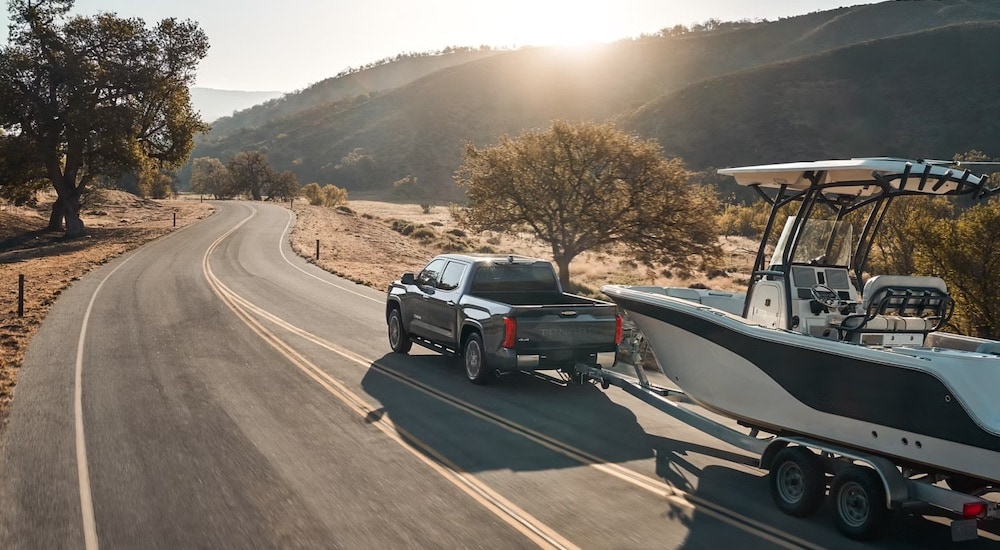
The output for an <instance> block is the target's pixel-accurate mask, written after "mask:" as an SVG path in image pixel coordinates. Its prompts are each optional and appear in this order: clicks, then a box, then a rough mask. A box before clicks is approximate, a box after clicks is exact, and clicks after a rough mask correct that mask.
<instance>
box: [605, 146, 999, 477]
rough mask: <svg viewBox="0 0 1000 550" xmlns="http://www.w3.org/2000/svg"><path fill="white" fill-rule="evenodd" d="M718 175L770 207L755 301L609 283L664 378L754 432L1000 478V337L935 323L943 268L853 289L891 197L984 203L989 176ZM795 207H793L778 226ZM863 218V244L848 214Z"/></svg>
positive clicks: (941, 472)
mask: <svg viewBox="0 0 1000 550" xmlns="http://www.w3.org/2000/svg"><path fill="white" fill-rule="evenodd" d="M719 172H720V173H722V174H728V175H732V176H733V177H735V178H736V181H737V182H738V183H739V184H740V185H744V186H749V187H751V188H753V189H754V190H756V191H757V192H758V194H760V195H761V196H762V197H763V198H764V199H766V200H767V201H768V202H769V203H770V204H771V206H772V209H771V217H770V221H769V223H768V225H767V229H766V230H765V232H764V235H763V238H762V241H761V245H760V248H759V250H758V253H757V258H756V262H755V265H754V267H753V272H752V274H751V278H750V283H749V289H748V292H747V293H746V294H745V295H744V294H735V293H726V292H714V291H710V290H695V289H673V288H659V287H641V286H621V285H608V286H605V287H603V288H602V289H601V290H602V291H603V292H604V293H605V294H606V295H607V296H609V297H610V299H611V300H613V301H614V302H616V303H617V304H618V305H619V306H620V307H621V308H623V309H624V310H625V311H627V312H628V315H629V317H630V318H631V319H632V320H633V321H634V322H635V324H636V325H637V326H638V327H639V328H640V329H641V331H642V333H643V334H644V335H645V338H646V339H647V341H648V342H649V343H650V345H651V346H652V347H653V350H654V353H655V356H656V359H657V361H658V363H659V365H660V367H661V368H662V370H663V373H664V374H665V375H666V376H667V377H669V378H670V380H671V381H673V383H675V384H677V386H678V387H680V388H681V389H683V391H684V392H685V393H686V394H687V396H688V397H690V398H691V399H693V400H694V401H696V402H698V403H700V404H701V405H703V406H704V407H706V408H708V409H710V410H712V411H715V412H717V413H719V414H722V415H725V416H727V417H730V418H733V419H736V420H738V421H739V422H740V423H742V424H744V425H746V426H749V427H751V428H756V429H759V430H762V431H766V432H769V433H772V434H776V435H779V436H783V437H798V436H802V437H808V438H809V439H810V440H816V441H821V442H828V443H830V444H831V445H836V446H838V448H848V449H854V450H858V451H860V452H865V453H871V454H874V455H877V456H880V457H886V458H887V459H890V460H892V462H893V463H894V464H896V465H897V466H898V467H899V468H901V469H902V470H903V471H905V472H907V473H921V474H926V475H929V476H933V477H934V478H936V479H940V480H946V481H947V482H948V483H949V484H950V485H951V486H952V487H953V488H955V489H958V490H961V491H964V492H969V493H976V494H982V493H984V492H986V491H987V490H989V489H990V488H991V487H998V486H1000V397H998V396H1000V356H998V355H997V354H998V353H1000V343H998V342H992V341H987V340H981V339H975V338H967V337H961V336H957V335H950V334H945V333H942V332H938V330H937V329H938V328H940V327H941V326H942V325H943V324H944V323H945V322H946V321H947V319H948V317H949V316H950V315H951V312H952V301H951V299H950V297H949V295H948V290H947V287H946V285H945V283H944V281H943V280H941V279H939V278H937V277H926V276H886V275H881V276H876V277H872V278H870V279H868V281H867V283H866V284H865V285H864V287H863V288H860V287H859V285H857V284H855V281H861V280H862V273H863V272H864V269H865V261H866V259H867V255H868V252H869V250H870V248H871V246H872V240H873V235H875V234H876V232H877V231H878V229H879V225H880V224H881V221H882V218H883V216H884V214H885V211H886V208H888V206H889V205H890V204H891V203H892V202H893V201H894V200H897V199H898V200H905V198H906V197H907V196H919V195H941V196H944V195H971V196H973V197H983V196H986V195H988V194H989V193H990V192H991V191H992V190H991V189H987V188H986V178H985V177H980V176H976V175H973V174H972V173H970V172H969V171H967V170H958V169H955V168H949V167H948V166H947V165H945V164H944V163H938V162H932V161H927V162H925V161H909V160H902V159H888V158H862V159H850V160H831V161H819V162H799V163H789V164H774V165H764V166H749V167H741V168H729V169H724V170H720V171H719ZM793 203H797V204H798V211H797V214H796V215H794V216H790V217H788V219H787V221H786V222H785V224H784V226H783V228H779V227H778V224H777V223H776V222H777V221H778V218H779V215H780V213H781V211H782V209H783V207H784V206H786V205H788V204H793ZM860 214H864V218H865V222H864V225H863V229H861V231H860V235H858V236H857V237H856V238H855V236H854V235H853V231H852V230H851V227H852V226H851V224H850V223H848V220H849V219H851V216H858V215H860ZM778 229H782V233H781V236H780V238H779V240H778V241H777V245H776V246H775V247H774V252H773V253H771V254H768V253H767V252H768V249H769V247H768V242H769V239H770V237H771V233H772V232H774V231H776V230H778ZM770 242H773V241H770Z"/></svg>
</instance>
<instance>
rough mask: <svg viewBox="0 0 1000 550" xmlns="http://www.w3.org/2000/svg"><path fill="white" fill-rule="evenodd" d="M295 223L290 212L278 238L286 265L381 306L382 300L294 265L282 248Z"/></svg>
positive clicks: (279, 247) (280, 251)
mask: <svg viewBox="0 0 1000 550" xmlns="http://www.w3.org/2000/svg"><path fill="white" fill-rule="evenodd" d="M294 221H295V218H294V217H293V216H292V212H291V211H289V212H288V223H287V224H285V230H284V231H282V232H281V237H279V238H278V252H279V253H280V254H281V257H282V258H283V259H284V260H285V263H287V264H288V265H290V266H292V267H294V268H295V269H298V270H299V271H301V272H302V273H305V274H306V275H308V276H310V277H312V278H313V279H316V280H317V281H320V282H321V283H325V284H328V285H330V286H332V287H334V288H339V289H340V290H343V291H344V292H349V293H351V294H354V295H355V296H361V297H362V298H364V299H366V300H371V301H373V302H377V303H380V304H381V303H382V300H380V299H376V298H372V297H371V296H366V295H364V294H361V293H360V292H355V291H353V290H351V289H349V288H347V287H345V286H340V285H338V284H336V283H331V282H330V281H327V280H326V279H324V278H322V277H317V276H316V275H313V274H312V273H309V272H308V271H306V270H304V269H302V268H301V267H299V266H297V265H295V264H293V263H292V261H291V260H289V259H288V256H285V249H284V248H282V247H281V245H282V244H284V243H285V242H286V241H285V235H286V234H287V233H288V229H289V228H290V227H292V222H294ZM288 243H289V245H288V246H291V241H288ZM320 269H322V268H320ZM324 271H325V270H324Z"/></svg>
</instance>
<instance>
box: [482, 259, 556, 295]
mask: <svg viewBox="0 0 1000 550" xmlns="http://www.w3.org/2000/svg"><path fill="white" fill-rule="evenodd" d="M558 289H559V284H558V283H557V282H556V276H555V272H554V271H553V270H552V267H551V266H549V265H548V264H544V263H541V264H501V263H497V264H491V265H484V266H481V267H480V268H479V270H477V271H476V276H475V278H474V279H473V280H472V288H471V289H470V292H472V293H474V294H475V293H482V292H518V291H520V292H554V291H557V290H558Z"/></svg>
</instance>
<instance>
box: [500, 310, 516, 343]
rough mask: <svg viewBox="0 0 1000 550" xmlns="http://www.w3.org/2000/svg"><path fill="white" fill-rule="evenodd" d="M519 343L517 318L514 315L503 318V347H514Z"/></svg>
mask: <svg viewBox="0 0 1000 550" xmlns="http://www.w3.org/2000/svg"><path fill="white" fill-rule="evenodd" d="M515 343H517V319H514V318H513V317H504V318H503V347H505V348H507V349H512V348H513V347H514V344H515Z"/></svg>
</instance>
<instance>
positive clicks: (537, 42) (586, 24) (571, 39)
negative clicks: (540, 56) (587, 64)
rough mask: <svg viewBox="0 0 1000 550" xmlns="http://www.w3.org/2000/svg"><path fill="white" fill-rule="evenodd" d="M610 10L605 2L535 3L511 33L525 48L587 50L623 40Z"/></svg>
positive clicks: (540, 0) (543, 1)
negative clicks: (580, 48) (560, 47)
mask: <svg viewBox="0 0 1000 550" xmlns="http://www.w3.org/2000/svg"><path fill="white" fill-rule="evenodd" d="M607 10H608V4H607V3H606V2H597V1H591V2H580V1H576V2H565V1H553V0H547V1H546V0H536V1H535V2H534V3H532V5H531V8H530V9H529V10H525V13H526V14H530V15H526V16H524V17H522V18H520V20H519V21H518V23H517V24H516V26H512V27H510V29H511V30H514V32H515V33H516V35H517V37H516V40H517V41H518V42H519V43H520V44H521V45H525V46H565V47H569V48H579V47H585V46H589V45H593V44H598V43H601V42H608V41H611V40H614V39H617V38H622V37H620V36H613V33H614V31H613V29H612V27H611V26H610V25H608V21H607V19H606V18H607V17H608V16H609V15H610V14H608V13H606V12H607ZM515 29H516V30H515Z"/></svg>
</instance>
